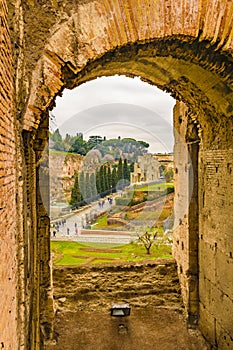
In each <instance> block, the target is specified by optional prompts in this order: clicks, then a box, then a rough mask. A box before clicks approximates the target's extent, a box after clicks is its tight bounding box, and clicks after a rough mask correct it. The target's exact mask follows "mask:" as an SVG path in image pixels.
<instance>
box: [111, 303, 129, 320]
mask: <svg viewBox="0 0 233 350" xmlns="http://www.w3.org/2000/svg"><path fill="white" fill-rule="evenodd" d="M129 315H130V306H129V304H128V303H119V304H112V307H111V316H118V317H125V316H129Z"/></svg>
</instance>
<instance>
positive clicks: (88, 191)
mask: <svg viewBox="0 0 233 350" xmlns="http://www.w3.org/2000/svg"><path fill="white" fill-rule="evenodd" d="M85 188H86V199H87V201H88V202H89V201H90V199H91V184H90V175H89V173H86V176H85Z"/></svg>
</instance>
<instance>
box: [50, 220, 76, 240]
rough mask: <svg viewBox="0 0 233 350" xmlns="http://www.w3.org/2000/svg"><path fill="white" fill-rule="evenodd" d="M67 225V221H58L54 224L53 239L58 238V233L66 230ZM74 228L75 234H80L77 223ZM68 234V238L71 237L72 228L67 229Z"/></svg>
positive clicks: (52, 225) (52, 226)
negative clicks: (62, 229) (63, 229)
mask: <svg viewBox="0 0 233 350" xmlns="http://www.w3.org/2000/svg"><path fill="white" fill-rule="evenodd" d="M65 225H66V219H62V220H60V221H56V222H54V223H53V224H51V228H52V229H53V230H52V236H53V238H56V235H57V233H58V232H60V229H61V228H64V227H65ZM74 228H75V233H76V234H78V225H77V223H76V222H75V224H74ZM66 233H67V236H69V235H70V228H69V227H67V228H66Z"/></svg>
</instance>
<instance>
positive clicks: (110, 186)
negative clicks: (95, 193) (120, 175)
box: [107, 166, 112, 191]
mask: <svg viewBox="0 0 233 350" xmlns="http://www.w3.org/2000/svg"><path fill="white" fill-rule="evenodd" d="M107 177H108V190H109V191H111V189H112V172H111V168H110V166H108V172H107Z"/></svg>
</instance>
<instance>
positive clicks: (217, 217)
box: [199, 140, 233, 350]
mask: <svg viewBox="0 0 233 350" xmlns="http://www.w3.org/2000/svg"><path fill="white" fill-rule="evenodd" d="M229 141H230V142H231V145H229V149H221V148H220V149H214V150H208V149H207V150H201V151H200V156H199V172H200V176H199V191H200V195H199V211H200V216H199V223H200V229H199V230H200V232H199V284H200V289H199V294H200V322H199V325H200V327H201V330H202V332H203V333H204V335H205V336H206V337H207V338H208V339H210V340H211V343H212V344H215V345H216V346H217V348H218V349H221V350H225V349H232V348H233V338H232V334H233V312H232V310H233V285H232V276H233V255H232V254H233V253H232V241H233V225H232V213H233V196H232V190H233V176H232V175H233V149H232V146H233V144H232V140H229Z"/></svg>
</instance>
